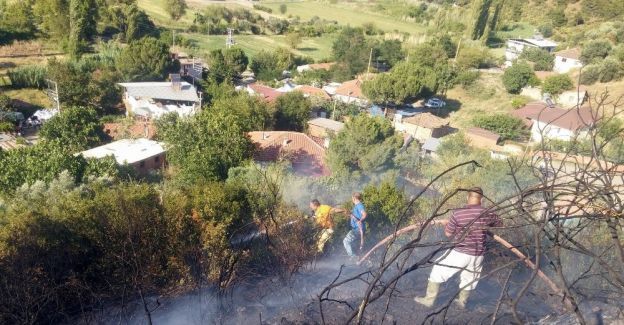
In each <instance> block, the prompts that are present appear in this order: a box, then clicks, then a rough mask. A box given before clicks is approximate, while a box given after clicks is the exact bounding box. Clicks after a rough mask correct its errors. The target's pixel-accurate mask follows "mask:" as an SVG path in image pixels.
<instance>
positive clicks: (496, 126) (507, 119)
mask: <svg viewBox="0 0 624 325" xmlns="http://www.w3.org/2000/svg"><path fill="white" fill-rule="evenodd" d="M472 123H473V124H474V125H475V126H478V127H480V128H483V129H486V130H489V131H492V132H496V133H498V134H499V135H500V137H501V140H508V139H518V138H521V137H522V136H524V134H525V133H526V132H525V129H524V123H523V122H522V120H520V119H519V118H516V117H513V116H509V115H504V114H496V115H487V116H477V117H475V118H474V119H473V120H472Z"/></svg>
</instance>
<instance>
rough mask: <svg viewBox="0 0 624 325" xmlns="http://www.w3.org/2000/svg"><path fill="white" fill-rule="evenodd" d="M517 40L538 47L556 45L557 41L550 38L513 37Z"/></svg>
mask: <svg viewBox="0 0 624 325" xmlns="http://www.w3.org/2000/svg"><path fill="white" fill-rule="evenodd" d="M511 40H513V41H517V42H525V43H529V44H532V45H535V46H538V47H556V46H557V43H555V42H553V41H551V40H549V39H544V38H542V39H538V38H513V39H511Z"/></svg>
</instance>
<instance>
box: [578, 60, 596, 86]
mask: <svg viewBox="0 0 624 325" xmlns="http://www.w3.org/2000/svg"><path fill="white" fill-rule="evenodd" d="M599 79H600V66H599V65H596V64H594V65H588V66H586V67H585V68H584V69H583V70H582V71H581V80H580V82H581V84H582V85H593V84H595V83H596V82H597V81H598V80H599Z"/></svg>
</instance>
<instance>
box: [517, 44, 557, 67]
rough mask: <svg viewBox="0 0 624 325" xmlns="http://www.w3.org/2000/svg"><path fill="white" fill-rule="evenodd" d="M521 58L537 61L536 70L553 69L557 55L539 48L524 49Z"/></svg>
mask: <svg viewBox="0 0 624 325" xmlns="http://www.w3.org/2000/svg"><path fill="white" fill-rule="evenodd" d="M520 58H521V59H525V60H527V61H531V62H533V63H535V64H534V66H533V67H534V69H535V70H536V71H551V70H552V68H553V66H554V65H555V56H554V55H552V54H550V53H548V51H546V50H542V49H538V48H528V49H526V50H524V51H523V52H522V54H521V55H520Z"/></svg>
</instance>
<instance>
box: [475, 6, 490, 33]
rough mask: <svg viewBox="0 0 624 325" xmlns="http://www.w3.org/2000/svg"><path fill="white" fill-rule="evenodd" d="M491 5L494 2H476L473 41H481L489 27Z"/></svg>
mask: <svg viewBox="0 0 624 325" xmlns="http://www.w3.org/2000/svg"><path fill="white" fill-rule="evenodd" d="M491 5H492V0H479V1H476V2H475V23H474V27H473V28H472V39H473V40H477V39H480V38H481V37H482V36H483V34H484V32H485V30H486V28H487V27H488V18H489V16H490V6H491Z"/></svg>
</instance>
